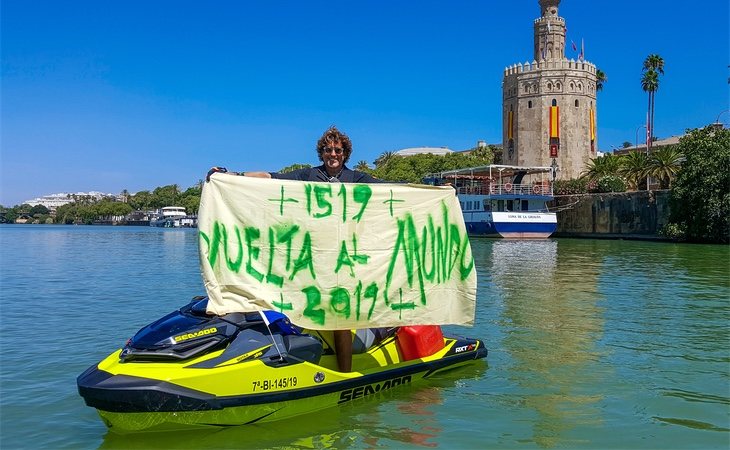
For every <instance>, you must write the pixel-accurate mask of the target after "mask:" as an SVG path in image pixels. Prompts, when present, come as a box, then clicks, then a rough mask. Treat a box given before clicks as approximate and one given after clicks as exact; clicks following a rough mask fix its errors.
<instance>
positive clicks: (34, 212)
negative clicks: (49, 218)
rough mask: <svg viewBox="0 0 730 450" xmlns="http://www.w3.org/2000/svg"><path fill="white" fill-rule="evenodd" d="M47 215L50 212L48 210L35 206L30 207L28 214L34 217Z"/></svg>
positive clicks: (41, 206)
mask: <svg viewBox="0 0 730 450" xmlns="http://www.w3.org/2000/svg"><path fill="white" fill-rule="evenodd" d="M48 213H50V211H49V210H48V208H46V207H45V206H43V205H35V206H33V207H31V208H30V211H29V212H28V214H30V215H31V216H34V217H35V216H36V215H41V214H45V215H47V214H48Z"/></svg>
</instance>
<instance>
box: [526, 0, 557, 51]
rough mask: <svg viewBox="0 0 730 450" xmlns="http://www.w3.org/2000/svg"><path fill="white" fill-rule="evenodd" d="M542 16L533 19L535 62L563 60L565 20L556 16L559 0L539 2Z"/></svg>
mask: <svg viewBox="0 0 730 450" xmlns="http://www.w3.org/2000/svg"><path fill="white" fill-rule="evenodd" d="M539 3H540V10H541V11H542V16H541V17H540V18H538V19H535V24H534V29H535V38H534V41H535V55H534V57H533V59H534V60H535V61H541V60H543V59H546V60H547V59H563V58H565V19H563V18H562V17H559V16H558V4H559V3H560V0H539Z"/></svg>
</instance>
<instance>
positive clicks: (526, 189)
mask: <svg viewBox="0 0 730 450" xmlns="http://www.w3.org/2000/svg"><path fill="white" fill-rule="evenodd" d="M456 192H457V194H465V195H520V196H526V195H544V196H550V197H552V196H553V187H552V186H551V185H549V184H546V183H530V184H512V183H491V184H488V185H487V184H480V185H474V186H459V187H457V188H456Z"/></svg>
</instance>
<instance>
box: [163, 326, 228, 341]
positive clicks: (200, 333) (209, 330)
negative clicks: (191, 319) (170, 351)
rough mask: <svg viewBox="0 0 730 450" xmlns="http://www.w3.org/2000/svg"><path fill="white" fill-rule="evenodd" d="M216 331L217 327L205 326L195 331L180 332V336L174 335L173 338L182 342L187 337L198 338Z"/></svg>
mask: <svg viewBox="0 0 730 450" xmlns="http://www.w3.org/2000/svg"><path fill="white" fill-rule="evenodd" d="M217 331H218V328H216V327H212V328H206V329H205V330H200V331H196V332H195V333H185V334H181V335H180V336H175V337H174V338H173V339H174V340H175V342H182V341H187V340H188V339H194V338H199V337H202V336H207V335H209V334H213V333H216V332H217Z"/></svg>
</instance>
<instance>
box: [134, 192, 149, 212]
mask: <svg viewBox="0 0 730 450" xmlns="http://www.w3.org/2000/svg"><path fill="white" fill-rule="evenodd" d="M129 204H130V205H131V206H132V208H134V209H135V210H147V209H150V208H151V207H152V194H151V193H150V191H139V192H137V193H136V194H134V195H133V196H131V197H130V198H129Z"/></svg>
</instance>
